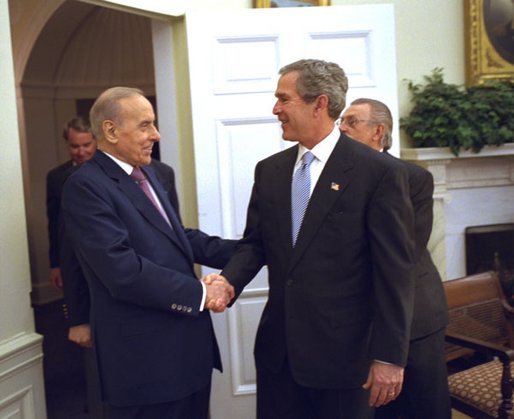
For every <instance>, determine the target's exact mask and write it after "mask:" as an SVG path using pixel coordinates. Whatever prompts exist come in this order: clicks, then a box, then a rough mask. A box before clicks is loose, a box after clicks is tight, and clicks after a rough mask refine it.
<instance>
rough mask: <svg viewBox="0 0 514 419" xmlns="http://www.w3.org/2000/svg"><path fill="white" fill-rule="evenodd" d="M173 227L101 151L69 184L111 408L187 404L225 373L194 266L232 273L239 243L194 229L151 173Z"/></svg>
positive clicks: (71, 230) (66, 196) (67, 199)
mask: <svg viewBox="0 0 514 419" xmlns="http://www.w3.org/2000/svg"><path fill="white" fill-rule="evenodd" d="M143 170H145V172H146V175H147V177H148V179H149V180H150V182H151V183H152V186H153V188H154V190H155V191H156V193H157V195H158V196H159V199H160V201H161V203H162V205H163V207H164V209H165V211H166V213H167V215H168V217H169V219H170V221H171V223H172V226H173V229H172V228H170V226H169V225H168V224H167V223H166V221H165V220H164V219H163V218H162V217H161V215H160V214H159V213H158V211H157V210H156V209H155V208H154V207H153V205H152V203H151V202H150V201H149V200H148V198H147V197H146V196H145V195H144V193H143V192H142V191H141V189H140V188H139V187H138V186H137V185H136V184H135V183H134V181H133V180H132V179H131V178H130V176H128V175H127V174H126V173H125V172H124V171H123V170H122V169H121V168H120V167H119V166H118V165H117V164H116V163H115V162H114V161H113V160H112V159H111V158H110V157H108V156H107V155H105V154H104V153H102V152H101V151H97V152H96V153H95V155H94V157H93V159H92V160H90V161H88V162H86V163H85V164H84V165H83V166H82V167H81V168H80V169H79V170H77V171H76V172H75V173H73V174H72V175H71V176H70V177H69V178H68V180H67V182H66V183H65V185H64V191H63V200H62V211H63V215H64V219H65V229H66V236H67V237H68V238H69V240H70V242H71V245H72V246H73V250H74V251H75V253H76V255H77V258H78V260H79V263H80V267H81V269H82V272H83V273H84V276H85V277H86V279H87V282H88V286H89V292H90V298H91V314H90V323H91V327H92V333H93V341H94V344H95V350H96V353H97V357H98V365H99V369H100V381H101V390H102V395H103V399H104V401H106V402H108V403H110V404H112V405H115V406H131V405H145V404H152V403H163V402H169V401H174V400H179V399H181V398H183V397H186V396H188V395H189V394H191V393H193V392H195V391H197V390H199V389H200V388H202V387H203V386H205V385H206V384H207V383H208V382H209V380H210V377H211V373H212V368H213V367H217V368H221V362H220V357H219V351H218V347H217V343H216V339H215V337H214V331H213V328H212V322H211V318H210V314H209V312H208V311H203V312H200V303H201V298H202V286H201V284H200V282H199V280H198V279H197V278H196V275H195V272H194V269H193V263H194V262H198V263H201V264H205V265H209V266H213V267H218V268H220V267H222V266H223V265H224V263H225V262H226V260H227V259H228V257H229V256H230V255H231V253H232V250H233V242H226V241H224V240H222V239H220V238H217V237H210V236H207V235H205V234H204V233H201V232H199V231H197V230H193V231H189V232H188V231H185V230H184V228H183V227H182V225H181V223H180V220H179V218H178V216H177V214H176V212H175V211H174V210H173V208H172V207H171V205H170V203H169V200H168V198H167V196H166V192H165V191H164V190H163V188H162V186H161V185H160V183H159V182H158V181H157V178H156V176H155V174H154V172H153V170H152V169H151V168H146V169H143Z"/></svg>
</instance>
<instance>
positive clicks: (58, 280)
mask: <svg viewBox="0 0 514 419" xmlns="http://www.w3.org/2000/svg"><path fill="white" fill-rule="evenodd" d="M50 282H51V283H52V285H53V286H54V287H55V288H57V289H59V290H60V289H62V276H61V268H52V269H50Z"/></svg>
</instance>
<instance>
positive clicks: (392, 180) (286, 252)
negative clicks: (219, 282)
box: [222, 134, 414, 388]
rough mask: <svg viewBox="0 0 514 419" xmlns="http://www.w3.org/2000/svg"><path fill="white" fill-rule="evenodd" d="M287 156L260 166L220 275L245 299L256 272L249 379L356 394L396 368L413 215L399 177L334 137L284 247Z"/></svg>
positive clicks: (381, 159)
mask: <svg viewBox="0 0 514 419" xmlns="http://www.w3.org/2000/svg"><path fill="white" fill-rule="evenodd" d="M297 151H298V148H297V147H291V148H289V149H287V150H285V151H282V152H280V153H277V154H275V155H273V156H271V157H269V158H267V159H265V160H263V161H261V162H259V163H258V164H257V166H256V169H255V182H254V186H253V190H252V195H251V199H250V204H249V208H248V217H247V225H246V230H245V234H244V238H243V239H242V240H241V241H240V244H239V245H238V250H237V251H236V254H235V255H234V257H233V258H232V259H231V260H230V262H229V263H228V265H227V266H226V267H225V268H224V269H223V272H222V274H223V275H225V276H226V277H227V278H228V280H229V281H230V282H231V283H232V284H234V287H235V288H236V293H237V294H239V293H241V291H242V289H243V288H244V286H245V285H246V284H248V282H249V281H250V280H251V279H252V278H253V276H254V275H255V274H256V273H257V272H258V270H259V269H260V268H261V266H263V265H264V264H267V266H268V271H269V297H268V301H267V303H266V306H265V308H264V312H263V314H262V318H261V320H260V324H259V327H258V331H257V337H256V342H255V358H256V366H257V368H262V367H266V368H269V369H271V370H273V371H278V370H280V368H281V367H282V365H283V363H284V361H285V359H286V357H287V359H288V362H289V365H290V368H291V372H292V374H293V376H294V378H295V380H296V381H297V382H298V383H299V384H301V385H304V386H308V387H315V388H356V387H360V386H362V384H363V383H364V382H365V381H366V378H367V374H368V371H369V365H370V362H371V360H374V359H377V360H382V361H386V362H390V363H394V364H398V365H405V363H406V359H407V352H408V342H409V330H410V325H411V321H412V303H413V292H414V284H413V279H412V278H413V275H412V269H413V212H412V206H411V204H410V200H409V196H408V179H407V174H406V172H405V168H404V167H403V166H402V165H401V164H400V163H398V162H395V161H394V160H392V159H390V158H389V157H387V156H384V155H382V154H381V153H379V152H377V151H374V150H372V149H371V148H369V147H368V146H365V145H363V144H360V143H358V142H356V141H354V140H351V139H350V138H348V137H347V136H345V135H344V134H342V135H341V137H340V139H339V141H338V143H337V145H336V146H335V149H334V151H333V152H332V154H331V156H330V158H329V160H328V161H327V162H326V165H325V167H324V169H323V172H322V173H321V176H320V178H319V180H318V182H317V184H316V187H315V189H314V191H313V193H312V196H311V198H310V202H309V205H308V208H307V211H306V214H305V218H304V221H303V224H302V228H301V230H300V233H299V235H298V239H297V242H296V246H295V247H294V248H293V247H292V243H291V242H292V240H291V179H292V173H293V166H294V163H295V160H296V156H297Z"/></svg>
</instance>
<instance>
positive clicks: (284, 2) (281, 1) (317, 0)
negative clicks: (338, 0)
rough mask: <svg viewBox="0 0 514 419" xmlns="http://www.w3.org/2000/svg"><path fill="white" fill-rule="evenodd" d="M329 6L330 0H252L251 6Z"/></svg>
mask: <svg viewBox="0 0 514 419" xmlns="http://www.w3.org/2000/svg"><path fill="white" fill-rule="evenodd" d="M301 6H330V0H253V7H255V8H266V7H301Z"/></svg>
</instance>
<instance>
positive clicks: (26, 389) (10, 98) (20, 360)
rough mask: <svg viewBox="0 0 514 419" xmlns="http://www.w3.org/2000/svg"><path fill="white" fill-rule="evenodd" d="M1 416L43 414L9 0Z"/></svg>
mask: <svg viewBox="0 0 514 419" xmlns="http://www.w3.org/2000/svg"><path fill="white" fill-rule="evenodd" d="M0 97H1V98H2V112H0V143H1V144H2V151H1V153H0V197H1V199H0V417H2V418H7V417H9V418H10V417H17V418H22V419H24V418H45V417H46V413H45V400H44V389H43V369H42V357H43V354H42V348H41V337H40V336H39V335H37V334H36V333H34V317H33V312H32V309H31V307H30V272H29V258H28V247H27V228H26V224H25V205H24V201H23V186H22V177H21V155H20V141H19V137H18V119H17V112H16V97H15V89H14V72H13V60H12V51H11V34H10V30H9V10H8V3H7V0H0Z"/></svg>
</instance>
